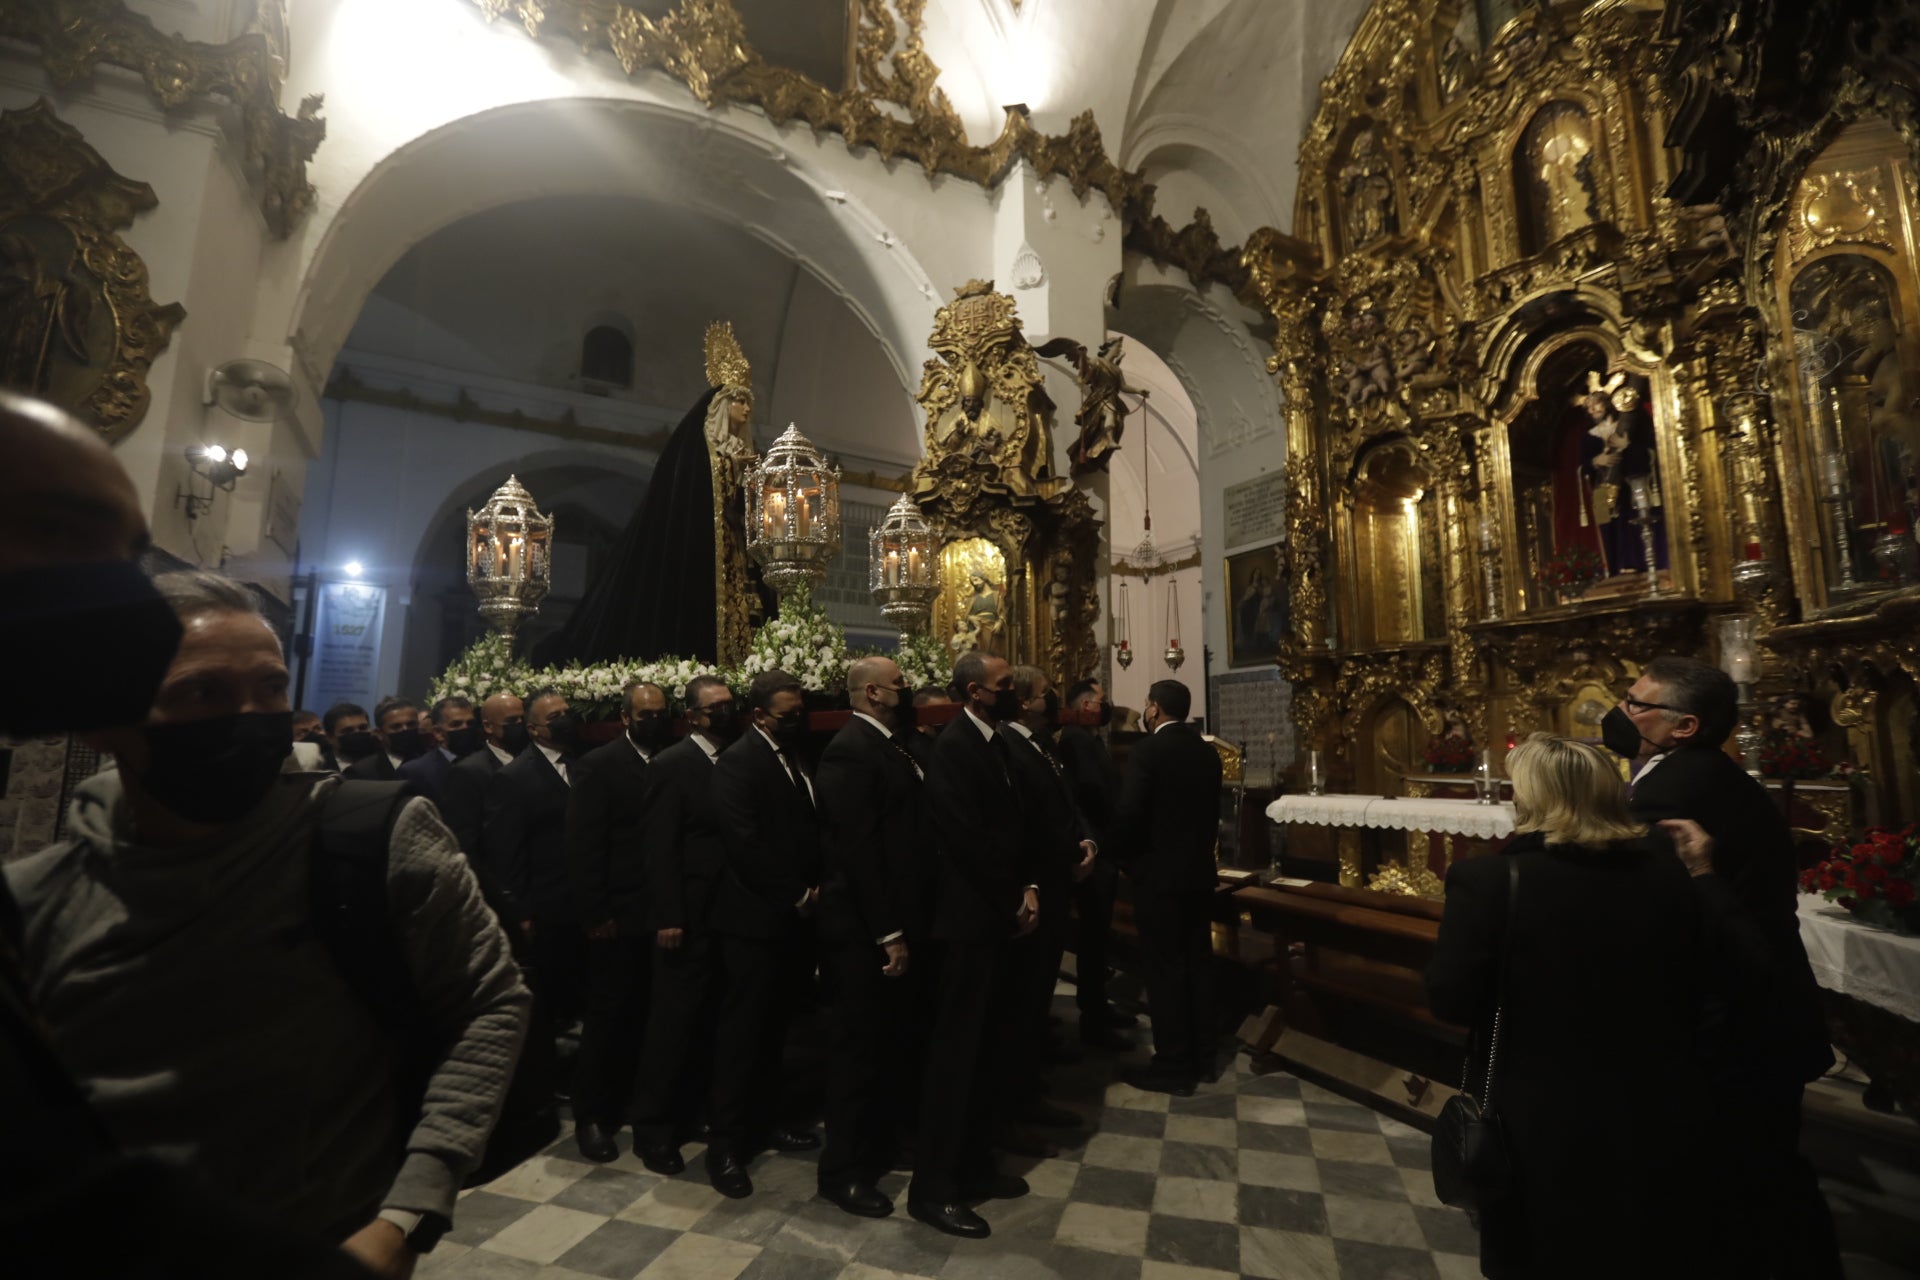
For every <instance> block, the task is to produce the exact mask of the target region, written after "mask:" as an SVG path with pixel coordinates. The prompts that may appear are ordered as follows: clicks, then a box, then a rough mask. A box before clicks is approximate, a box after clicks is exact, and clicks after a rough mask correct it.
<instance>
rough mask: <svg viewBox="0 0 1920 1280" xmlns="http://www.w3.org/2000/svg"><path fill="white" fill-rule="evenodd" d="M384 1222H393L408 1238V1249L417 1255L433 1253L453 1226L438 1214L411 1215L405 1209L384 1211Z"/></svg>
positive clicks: (382, 1216)
mask: <svg viewBox="0 0 1920 1280" xmlns="http://www.w3.org/2000/svg"><path fill="white" fill-rule="evenodd" d="M378 1216H379V1218H380V1220H381V1221H382V1222H391V1223H392V1224H393V1225H394V1226H396V1227H398V1228H400V1234H401V1235H403V1236H405V1237H406V1238H407V1248H409V1249H411V1250H413V1251H414V1252H415V1253H432V1252H433V1246H435V1245H437V1244H439V1243H440V1237H441V1236H443V1235H445V1234H447V1231H448V1230H449V1229H450V1228H451V1227H452V1226H453V1224H452V1223H451V1222H448V1221H447V1220H446V1219H445V1218H443V1217H441V1216H440V1215H439V1214H437V1213H409V1212H408V1211H407V1210H405V1209H382V1210H381V1211H380V1213H379V1215H378Z"/></svg>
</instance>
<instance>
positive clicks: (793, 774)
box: [773, 747, 813, 804]
mask: <svg viewBox="0 0 1920 1280" xmlns="http://www.w3.org/2000/svg"><path fill="white" fill-rule="evenodd" d="M773 750H774V754H775V755H777V756H779V757H780V763H781V764H782V765H785V766H786V770H787V781H788V782H790V783H792V784H793V789H794V790H795V791H798V792H799V793H800V798H801V799H802V800H805V801H806V802H807V803H808V804H812V803H813V792H812V791H810V790H808V789H807V780H806V778H804V777H803V776H801V773H800V763H799V762H798V761H797V760H795V759H794V758H793V757H792V756H791V755H790V754H788V752H787V749H786V748H785V747H775V748H774V749H773Z"/></svg>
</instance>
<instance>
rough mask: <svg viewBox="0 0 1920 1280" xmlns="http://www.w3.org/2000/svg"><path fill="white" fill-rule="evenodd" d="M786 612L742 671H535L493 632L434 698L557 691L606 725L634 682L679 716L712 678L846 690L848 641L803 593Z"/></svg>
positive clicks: (626, 663)
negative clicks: (700, 678) (656, 693)
mask: <svg viewBox="0 0 1920 1280" xmlns="http://www.w3.org/2000/svg"><path fill="white" fill-rule="evenodd" d="M781 611H782V612H781V616H780V617H778V618H776V619H774V620H773V621H772V622H769V623H768V624H767V625H766V626H764V627H762V628H760V631H759V632H758V633H757V634H756V635H755V636H754V638H753V646H752V648H751V649H750V650H749V651H748V653H747V657H746V661H744V662H743V663H741V664H740V665H739V666H737V667H714V666H712V665H710V664H707V663H702V662H699V661H696V660H695V659H693V658H679V657H662V658H655V659H654V660H652V661H651V662H638V661H634V660H632V659H628V658H615V659H613V660H611V661H607V662H598V663H593V664H591V665H589V666H573V667H542V668H534V667H531V666H529V665H527V664H526V663H525V662H523V661H521V660H520V659H518V658H516V657H514V656H513V651H512V649H511V648H510V647H509V646H508V644H507V641H506V637H505V636H502V635H500V634H499V633H498V632H488V633H487V634H486V635H484V636H482V637H481V638H480V639H478V640H476V641H474V642H473V644H472V645H470V646H468V648H467V650H466V652H464V653H462V654H461V655H460V656H459V657H457V658H455V659H454V660H453V661H452V662H451V663H449V664H448V666H447V669H446V670H445V671H442V672H441V673H440V675H439V677H438V678H437V679H435V680H434V682H433V685H432V687H431V689H430V690H429V691H428V697H429V699H430V700H433V701H438V700H439V699H441V698H447V697H461V698H467V699H469V700H471V701H472V702H474V703H476V704H478V703H481V702H485V701H486V700H487V699H488V698H489V697H491V696H493V695H494V694H496V693H513V694H518V695H520V696H521V697H525V696H526V695H527V694H529V693H531V692H532V691H534V690H535V689H554V690H557V691H558V692H560V693H562V694H564V695H566V699H567V701H568V702H569V703H570V704H571V705H572V707H573V709H574V710H575V711H576V712H578V713H579V714H580V715H581V716H583V717H584V718H586V719H589V720H603V719H611V718H613V717H615V716H617V715H619V714H620V694H621V691H622V690H624V689H625V688H626V687H627V685H628V684H629V683H630V682H632V681H635V680H641V681H645V682H647V683H649V684H656V685H659V686H660V688H662V689H663V690H665V691H666V695H667V705H668V706H669V708H671V709H673V710H675V711H678V710H680V709H681V706H682V703H683V695H684V694H685V692H686V688H687V682H688V681H689V680H691V679H693V678H694V677H695V676H697V675H701V674H703V673H706V672H712V673H713V674H716V675H718V676H720V678H721V679H723V680H725V681H726V682H727V684H728V685H729V686H731V687H732V688H733V689H734V690H736V691H744V690H745V689H746V687H747V685H748V684H749V683H750V682H751V681H752V680H753V677H754V676H756V675H758V674H760V673H761V672H762V671H770V670H772V669H773V668H775V667H778V668H780V669H781V670H783V671H785V672H787V673H788V674H789V675H792V676H794V677H796V678H797V679H798V680H799V681H800V683H801V685H802V686H803V687H804V688H806V689H808V690H810V691H813V692H819V693H837V692H839V691H840V690H842V689H844V688H846V685H847V664H848V663H849V662H850V661H851V659H850V658H849V657H848V654H847V638H846V634H845V633H844V632H842V631H841V630H840V628H838V627H836V626H834V625H833V623H832V622H831V621H829V620H828V618H827V615H826V612H825V610H823V609H821V608H820V607H819V606H818V605H816V604H814V603H813V601H812V599H811V598H810V597H809V596H808V594H807V593H806V592H805V591H804V590H802V591H799V592H795V593H794V594H793V595H791V596H789V597H787V599H786V600H785V601H783V602H782V604H781ZM949 665H951V662H950V661H949Z"/></svg>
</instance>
